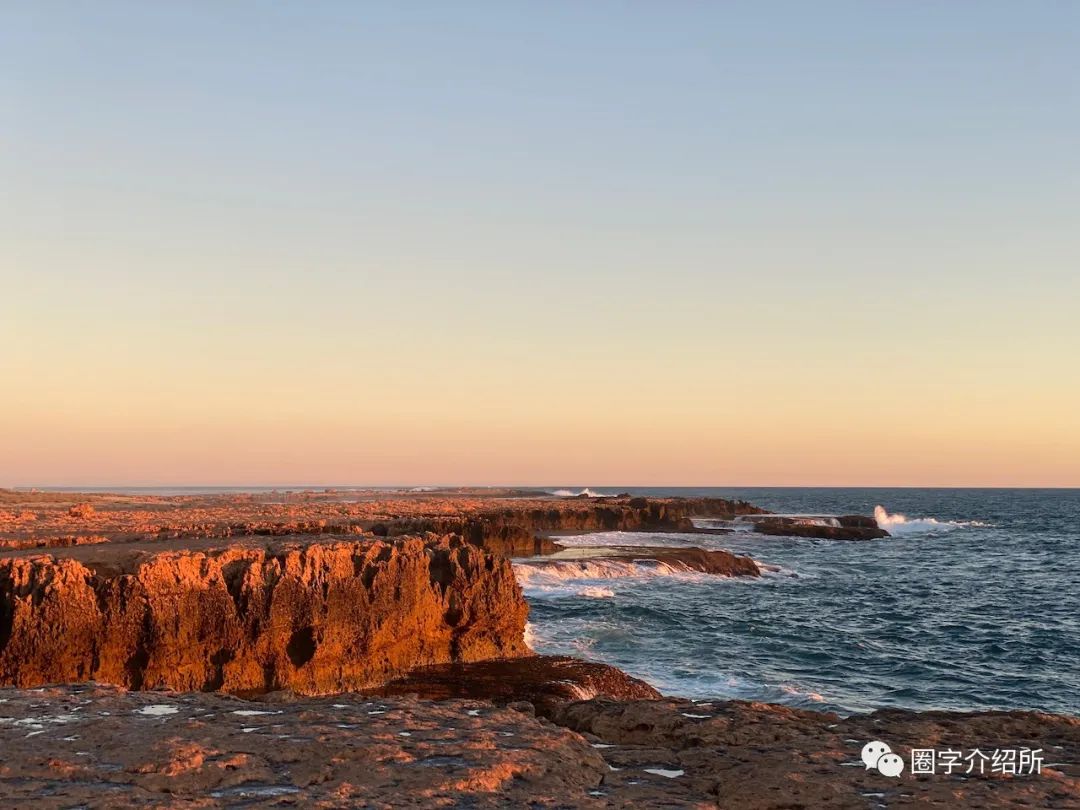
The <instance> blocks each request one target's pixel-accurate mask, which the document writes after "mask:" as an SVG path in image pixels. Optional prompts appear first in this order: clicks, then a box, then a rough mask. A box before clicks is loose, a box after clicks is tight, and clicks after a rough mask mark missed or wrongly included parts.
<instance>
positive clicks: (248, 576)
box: [0, 537, 528, 694]
mask: <svg viewBox="0 0 1080 810" xmlns="http://www.w3.org/2000/svg"><path fill="white" fill-rule="evenodd" d="M77 552H82V555H81V556H80V557H79V558H76V557H74V556H70V557H58V556H55V555H36V556H19V557H11V558H8V559H3V560H0V683H4V684H12V685H17V686H35V685H39V684H46V683H64V682H77V681H85V680H91V679H93V680H97V681H102V682H105V683H111V684H116V685H118V686H123V687H126V688H131V689H152V688H170V689H177V690H223V691H227V692H235V693H243V692H253V691H254V692H258V691H263V690H270V689H282V688H289V689H292V690H294V691H296V692H298V693H301V694H321V693H328V692H340V691H343V690H348V689H357V688H361V687H365V686H372V685H376V684H379V683H383V682H384V681H386V680H387V679H389V678H392V677H394V676H396V675H401V674H403V673H405V672H406V671H408V670H410V669H412V668H414V667H416V666H420V665H424V664H438V663H447V662H451V661H476V660H480V659H484V658H492V657H508V656H511V657H512V656H519V655H524V654H527V653H528V648H527V647H526V645H525V642H524V638H523V633H524V625H525V618H526V615H527V613H528V608H527V606H526V604H525V601H524V599H523V598H522V596H521V591H520V589H519V588H518V586H517V584H516V583H515V581H514V575H513V572H512V570H511V567H510V563H509V562H508V561H506V560H505V559H503V558H498V557H495V556H493V555H491V554H489V553H486V552H484V551H483V550H481V549H479V548H477V547H476V546H474V545H472V544H469V543H465V542H463V541H462V540H461V539H460V538H453V537H451V538H440V539H429V540H420V539H416V538H409V539H398V540H395V541H392V542H384V541H378V540H368V541H362V542H342V541H327V542H306V543H295V542H294V543H289V542H274V541H264V542H261V543H247V544H234V545H229V546H226V547H224V548H217V549H208V550H205V551H192V550H187V551H162V552H158V553H152V552H141V553H136V554H125V553H124V551H123V547H115V546H111V545H102V546H92V547H85V548H81V549H78V550H76V549H72V550H71V551H70V552H66V553H69V554H75V553H77Z"/></svg>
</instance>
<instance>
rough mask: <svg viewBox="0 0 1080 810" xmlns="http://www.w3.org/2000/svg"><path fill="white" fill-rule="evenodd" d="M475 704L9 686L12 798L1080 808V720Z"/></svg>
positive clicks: (142, 802) (1, 764) (162, 802)
mask: <svg viewBox="0 0 1080 810" xmlns="http://www.w3.org/2000/svg"><path fill="white" fill-rule="evenodd" d="M549 713H550V717H551V719H552V720H554V721H555V723H554V724H553V723H551V722H548V721H547V720H546V719H543V718H537V717H534V716H533V715H532V714H531V713H528V712H526V711H516V710H513V709H510V708H498V707H496V706H494V705H492V704H491V703H487V702H482V701H474V700H456V699H455V700H446V701H439V702H432V701H427V700H419V699H417V698H414V697H402V696H398V697H371V696H360V695H355V694H350V695H339V696H337V697H327V698H301V697H295V696H291V695H286V694H280V693H279V694H275V695H268V696H267V697H266V699H264V700H260V701H257V702H256V701H242V700H239V699H236V698H231V697H229V696H227V695H219V694H207V693H188V694H177V693H167V692H158V693H153V692H124V691H121V690H116V689H113V688H109V687H100V686H94V685H85V684H84V685H81V686H66V687H48V688H42V689H35V690H16V689H3V690H0V750H2V751H3V758H2V760H0V806H4V807H23V806H30V805H32V806H34V807H40V808H44V809H45V810H51V808H61V807H72V806H80V807H93V808H106V807H162V808H203V807H238V806H242V807H316V808H330V807H350V806H357V807H371V808H391V807H395V808H396V807H480V808H486V807H537V808H541V807H562V808H566V807H571V808H573V807H584V808H600V807H636V808H646V807H649V808H652V807H725V808H729V807H730V808H751V809H753V808H789V809H792V808H823V807H828V808H833V807H838V808H878V807H907V806H915V807H948V808H952V807H1002V808H1004V807H1045V808H1075V807H1078V806H1080V719H1078V718H1071V717H1060V716H1054V715H1045V714H1038V713H1035V712H984V713H978V714H963V713H949V712H924V713H917V712H907V711H881V712H877V713H875V714H871V715H859V716H854V717H850V718H847V719H840V718H838V717H837V716H835V715H832V714H827V713H819V712H809V711H801V710H797V709H790V708H786V707H782V706H775V705H769V704H760V703H745V702H738V701H735V702H717V703H700V702H699V703H693V702H689V701H683V700H670V699H659V700H631V701H620V700H611V699H608V698H597V699H594V700H589V701H580V702H572V703H563V704H560V705H556V704H552V705H551V706H550V707H549ZM870 740H883V741H886V742H888V743H889V744H890V745H891V746H892V747H893V750H894V751H897V752H899V753H900V754H901V755H902V756H904V758H905V759H907V758H908V755H909V753H910V748H911V747H913V746H917V747H922V746H925V747H937V748H944V747H948V746H952V747H955V748H962V749H971V748H973V747H975V746H980V747H982V749H983V750H987V749H991V750H992V749H993V748H994V747H1006V746H1008V747H1016V746H1022V745H1027V746H1031V747H1034V748H1042V749H1043V751H1044V754H1045V757H1046V760H1045V761H1046V764H1045V765H1044V766H1043V769H1042V773H1041V774H1040V775H1033V776H1022V777H1021V776H1016V777H1002V776H993V777H992V776H989V775H986V776H980V775H978V774H975V775H967V774H959V775H953V776H945V775H943V774H938V775H936V776H921V777H914V776H912V775H911V774H910V773H908V772H906V771H905V773H904V774H903V775H902V776H900V777H899V778H888V777H885V776H882V775H881V774H879V773H876V772H874V771H867V770H865V769H864V767H863V764H862V762H861V761H860V752H861V749H862V746H863V745H864V744H865V743H866V742H869V741H870Z"/></svg>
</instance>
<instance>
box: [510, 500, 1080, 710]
mask: <svg viewBox="0 0 1080 810" xmlns="http://www.w3.org/2000/svg"><path fill="white" fill-rule="evenodd" d="M552 489H553V490H554V489H556V488H554V487H553V488H552ZM567 490H570V488H567ZM572 491H573V492H580V491H581V490H580V488H574V489H573V490H572ZM593 491H594V492H597V493H600V494H614V493H616V492H623V491H629V492H633V493H634V494H642V495H695V496H696V495H711V496H717V497H726V498H743V499H745V500H748V501H750V502H752V503H754V504H757V505H759V506H762V507H764V508H766V509H769V510H771V511H774V512H782V513H814V514H817V513H826V514H852V513H859V514H872V513H874V511H875V509H876V508H877V509H878V514H879V516H880V518H881V521H882V522H883V527H884V528H886V529H888V530H889V531H890V532H891V533H892V534H893V536H892V537H890V538H886V539H882V540H876V541H869V542H840V541H827V540H807V539H796V538H783V537H768V536H763V535H755V534H752V533H743V532H739V533H736V534H731V535H722V536H706V535H688V534H659V535H658V534H635V533H626V532H609V533H602V534H593V535H585V536H579V537H574V538H569V539H568V541H567V542H570V543H574V544H577V545H605V544H607V545H630V544H641V545H669V546H688V545H699V546H704V547H709V548H726V549H730V550H731V551H734V552H737V553H741V554H749V555H751V556H752V557H754V559H756V560H758V561H761V562H764V563H768V564H770V565H772V566H775V567H776V569H777V570H775V571H773V572H771V573H769V574H767V575H766V576H764V577H762V578H761V579H759V580H752V579H726V578H718V577H713V576H707V575H703V574H693V573H685V572H671V571H664V570H657V569H655V568H649V567H647V566H635V565H633V564H632V563H630V564H627V563H622V564H605V565H598V566H593V567H590V568H588V569H587V570H584V571H582V570H581V568H580V566H566V567H565V568H557V569H556V570H554V571H551V570H550V568H543V569H541V568H538V567H537V568H534V567H532V566H529V565H528V564H527V563H524V564H522V563H520V562H519V563H517V564H516V570H517V574H518V579H519V581H520V582H521V583H522V586H523V588H524V591H525V595H526V598H527V599H528V601H529V603H530V605H531V614H530V619H529V622H530V623H529V641H530V643H531V644H532V645H533V647H534V649H536V650H537V651H538V652H542V653H552V654H554V653H564V654H571V655H577V656H582V657H585V658H589V659H592V660H597V661H603V662H606V663H609V664H614V665H615V666H618V667H620V668H622V669H624V670H626V671H627V672H629V673H631V674H633V675H637V676H639V677H641V678H644V679H645V680H647V681H648V682H650V683H652V684H653V685H654V686H656V687H657V688H659V689H660V690H661V691H663V692H664V693H665V694H670V695H680V696H686V697H692V698H744V699H754V700H767V701H772V702H780V703H787V704H791V705H795V706H803V707H808V708H822V709H833V710H837V711H840V712H854V711H867V710H872V709H875V708H881V707H886V706H895V707H905V708H913V709H961V710H971V709H990V708H995V709H1009V708H1024V709H1043V710H1047V711H1054V712H1064V713H1070V714H1080V490H1030V489H1029V490H1002V489H986V490H969V489H962V490H958V489H803V488H799V489H787V488H778V489H772V488H749V489H733V488H715V489H643V488H640V487H638V488H635V487H595V488H593Z"/></svg>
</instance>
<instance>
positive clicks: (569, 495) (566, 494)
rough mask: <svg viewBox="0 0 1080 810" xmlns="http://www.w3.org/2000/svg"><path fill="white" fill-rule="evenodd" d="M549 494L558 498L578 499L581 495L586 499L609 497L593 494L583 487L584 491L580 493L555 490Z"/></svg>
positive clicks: (569, 490)
mask: <svg viewBox="0 0 1080 810" xmlns="http://www.w3.org/2000/svg"><path fill="white" fill-rule="evenodd" d="M551 494H552V495H558V496H559V497H560V498H579V497H581V496H582V495H585V496H586V497H589V498H608V497H611V496H609V495H606V494H604V493H603V492H593V490H591V489H589V488H588V487H585V489H583V490H581V491H580V492H574V491H573V490H572V489H556V490H555V491H553V492H552V493H551Z"/></svg>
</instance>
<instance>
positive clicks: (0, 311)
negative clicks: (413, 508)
mask: <svg viewBox="0 0 1080 810" xmlns="http://www.w3.org/2000/svg"><path fill="white" fill-rule="evenodd" d="M330 483H332V484H453V483H459V484H580V485H601V484H608V483H619V484H638V485H698V486H705V485H717V486H721V485H822V486H826V485H838V486H846V485H865V486H967V485H970V486H1080V4H1077V3H1073V2H1066V1H1065V0H1061V1H1060V2H1047V1H1046V0H1035V1H1034V2H1024V3H1018V2H1006V3H1002V2H979V3H966V2H953V3H909V2H818V3H812V4H811V3H802V2H797V3H796V2H792V3H780V2H752V3H751V2H745V3H737V2H731V3H720V2H716V3H700V2H688V1H686V2H682V1H680V2H610V1H609V0H596V1H595V2H589V3H579V2H550V3H526V2H505V1H500V2H495V1H494V0H492V2H468V1H467V0H465V1H463V2H456V3H444V2H409V3H392V2H382V3H362V2H347V3H346V2H319V3H273V2H259V3H252V2H230V3H215V2H191V3H171V4H167V3H145V2H124V3H120V2H110V1H109V0H99V2H96V3H92V4H91V3H74V2H63V3H61V2H51V1H50V0H34V1H33V2H15V1H14V0H13V1H12V2H4V3H3V4H2V5H0V486H4V485H7V486H30V485H42V486H44V485H99V486H107V485H140V484H143V485H166V484H174V485H179V484H219V485H232V484H261V485H287V484H330Z"/></svg>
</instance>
